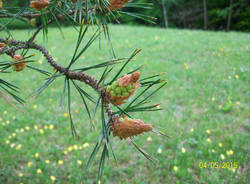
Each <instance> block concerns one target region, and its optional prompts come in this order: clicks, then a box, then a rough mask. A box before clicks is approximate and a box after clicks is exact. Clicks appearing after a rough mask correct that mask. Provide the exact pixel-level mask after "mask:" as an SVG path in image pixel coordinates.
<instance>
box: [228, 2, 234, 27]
mask: <svg viewBox="0 0 250 184" xmlns="http://www.w3.org/2000/svg"><path fill="white" fill-rule="evenodd" d="M232 5H233V0H230V5H229V6H230V7H229V13H228V17H227V31H230V27H231V20H232V13H233V7H232Z"/></svg>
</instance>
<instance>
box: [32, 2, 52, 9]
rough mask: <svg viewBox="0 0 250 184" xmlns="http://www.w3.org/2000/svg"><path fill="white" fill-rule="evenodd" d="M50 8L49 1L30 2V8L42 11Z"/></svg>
mask: <svg viewBox="0 0 250 184" xmlns="http://www.w3.org/2000/svg"><path fill="white" fill-rule="evenodd" d="M47 6H49V1H48V0H35V1H31V2H30V7H31V8H34V9H36V10H38V11H40V10H41V9H43V8H46V7H47Z"/></svg>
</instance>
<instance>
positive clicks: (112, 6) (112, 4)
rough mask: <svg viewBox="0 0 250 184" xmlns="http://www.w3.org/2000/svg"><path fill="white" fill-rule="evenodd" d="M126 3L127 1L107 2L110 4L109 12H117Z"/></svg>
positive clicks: (111, 0)
mask: <svg viewBox="0 0 250 184" xmlns="http://www.w3.org/2000/svg"><path fill="white" fill-rule="evenodd" d="M127 2H129V0H110V1H109V4H110V7H109V9H110V10H111V11H113V10H119V9H120V8H122V7H124V6H125V5H126V3H127Z"/></svg>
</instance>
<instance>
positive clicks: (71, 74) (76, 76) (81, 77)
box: [0, 38, 117, 122]
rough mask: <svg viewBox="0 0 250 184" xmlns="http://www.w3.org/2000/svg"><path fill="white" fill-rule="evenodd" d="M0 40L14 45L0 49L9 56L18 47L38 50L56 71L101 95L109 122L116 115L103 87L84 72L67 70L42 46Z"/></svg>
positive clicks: (18, 48)
mask: <svg viewBox="0 0 250 184" xmlns="http://www.w3.org/2000/svg"><path fill="white" fill-rule="evenodd" d="M0 42H4V43H6V44H7V43H8V44H9V45H11V46H14V47H12V48H10V49H0V55H2V54H4V53H6V54H8V55H10V56H12V55H13V54H14V53H15V52H16V51H17V50H20V49H34V50H38V51H40V52H41V53H42V54H43V55H44V56H45V58H46V60H47V61H48V62H49V64H50V65H51V66H52V67H53V68H55V69H56V70H57V71H58V72H60V73H61V74H63V75H64V76H66V77H67V78H68V79H71V80H78V81H81V82H84V83H85V84H87V85H89V86H91V87H92V88H93V89H94V90H95V91H96V92H98V94H99V95H100V96H101V98H102V101H103V103H104V107H105V109H106V113H107V115H108V117H109V118H110V120H111V122H113V121H114V120H115V119H116V118H117V117H116V116H115V114H114V112H113V111H112V110H111V108H110V105H109V103H110V102H109V100H108V98H107V95H106V92H105V89H104V88H103V87H102V86H100V85H99V84H98V81H97V80H96V79H95V78H94V77H92V76H90V75H88V74H85V73H81V72H76V71H72V70H69V69H67V68H64V67H62V66H60V65H59V64H58V63H57V62H56V61H55V60H54V59H53V57H52V56H51V55H50V54H49V52H48V51H47V50H46V49H45V48H44V47H42V46H40V45H38V44H35V43H29V42H24V41H16V40H8V39H3V38H0Z"/></svg>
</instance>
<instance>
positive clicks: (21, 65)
mask: <svg viewBox="0 0 250 184" xmlns="http://www.w3.org/2000/svg"><path fill="white" fill-rule="evenodd" d="M13 58H14V60H15V61H16V60H18V61H16V63H14V64H13V65H12V69H13V70H14V71H16V72H20V71H22V70H23V69H24V68H25V66H26V63H19V62H23V61H25V60H24V59H23V58H24V57H23V56H21V55H20V54H16V55H14V57H13ZM20 59H23V60H20Z"/></svg>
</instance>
